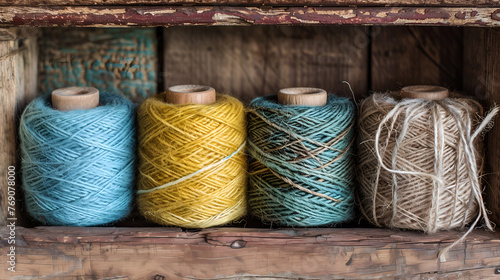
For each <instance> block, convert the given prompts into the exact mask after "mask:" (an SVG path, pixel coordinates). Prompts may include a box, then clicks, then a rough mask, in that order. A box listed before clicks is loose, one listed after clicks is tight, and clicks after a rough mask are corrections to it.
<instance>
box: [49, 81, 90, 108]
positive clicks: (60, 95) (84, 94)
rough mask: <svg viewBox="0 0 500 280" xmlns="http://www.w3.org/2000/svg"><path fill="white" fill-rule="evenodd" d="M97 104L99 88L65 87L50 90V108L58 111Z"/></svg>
mask: <svg viewBox="0 0 500 280" xmlns="http://www.w3.org/2000/svg"><path fill="white" fill-rule="evenodd" d="M98 105H99V90H98V89H96V88H93V87H66V88H60V89H56V90H54V91H52V108H54V109H56V110H59V111H73V110H86V109H92V108H95V107H97V106H98Z"/></svg>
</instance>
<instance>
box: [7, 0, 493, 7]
mask: <svg viewBox="0 0 500 280" xmlns="http://www.w3.org/2000/svg"><path fill="white" fill-rule="evenodd" d="M11 5H12V6H41V5H51V6H70V5H76V6H77V5H80V6H90V5H96V6H97V5H245V6H264V5H265V6H426V7H429V6H440V7H443V6H462V7H472V6H495V5H500V1H499V0H472V1H466V0H90V1H89V0H0V6H11Z"/></svg>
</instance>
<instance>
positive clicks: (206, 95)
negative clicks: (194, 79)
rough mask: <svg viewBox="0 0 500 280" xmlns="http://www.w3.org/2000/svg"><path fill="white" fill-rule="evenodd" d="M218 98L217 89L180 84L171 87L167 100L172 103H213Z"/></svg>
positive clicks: (166, 96)
mask: <svg viewBox="0 0 500 280" xmlns="http://www.w3.org/2000/svg"><path fill="white" fill-rule="evenodd" d="M216 99H217V95H216V93H215V89H214V88H212V87H209V86H202V85H179V86H173V87H169V88H168V90H167V94H166V95H165V102H167V103H171V104H202V105H203V104H211V103H214V102H215V100H216Z"/></svg>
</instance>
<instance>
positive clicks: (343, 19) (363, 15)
mask: <svg viewBox="0 0 500 280" xmlns="http://www.w3.org/2000/svg"><path fill="white" fill-rule="evenodd" d="M0 1H1V0H0ZM276 24H292V25H293V24H299V25H308V24H311V25H314V24H343V25H349V24H386V25H454V26H492V27H494V26H500V9H498V8H463V7H462V8H444V7H439V8H432V7H427V8H411V7H397V8H394V7H365V8H346V7H338V8H337V7H281V8H265V7H231V6H204V7H199V6H175V7H174V6H165V7H129V8H127V7H125V8H124V7H76V6H75V7H62V8H54V7H4V8H2V9H1V10H0V26H15V25H24V26H134V25H137V26H170V25H276Z"/></svg>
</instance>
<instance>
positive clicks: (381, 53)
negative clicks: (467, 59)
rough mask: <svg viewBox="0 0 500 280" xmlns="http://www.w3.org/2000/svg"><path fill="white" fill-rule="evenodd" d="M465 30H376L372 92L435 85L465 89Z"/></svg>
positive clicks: (423, 28)
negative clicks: (463, 58) (463, 87)
mask: <svg viewBox="0 0 500 280" xmlns="http://www.w3.org/2000/svg"><path fill="white" fill-rule="evenodd" d="M462 33H463V28H456V27H386V28H382V27H380V26H373V27H372V53H371V56H370V58H371V62H372V63H371V81H372V90H374V91H381V92H384V91H386V90H399V89H401V88H402V87H403V86H409V85H420V84H431V85H440V86H444V87H447V88H448V89H450V90H461V89H462V72H463V63H462V57H463V41H464V40H463V34H462Z"/></svg>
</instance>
